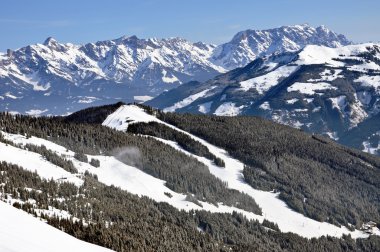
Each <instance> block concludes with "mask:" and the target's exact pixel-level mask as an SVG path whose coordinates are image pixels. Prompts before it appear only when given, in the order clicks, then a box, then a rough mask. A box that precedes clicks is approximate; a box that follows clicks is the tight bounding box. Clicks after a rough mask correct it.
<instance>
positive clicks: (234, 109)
mask: <svg viewBox="0 0 380 252" xmlns="http://www.w3.org/2000/svg"><path fill="white" fill-rule="evenodd" d="M244 107H245V106H244V105H242V106H236V104H235V103H234V102H225V103H223V104H222V105H220V106H219V107H218V108H217V109H216V110H215V112H214V115H217V116H236V115H239V114H240V113H241V110H242V109H243V108H244Z"/></svg>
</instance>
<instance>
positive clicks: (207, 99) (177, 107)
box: [146, 43, 380, 154]
mask: <svg viewBox="0 0 380 252" xmlns="http://www.w3.org/2000/svg"><path fill="white" fill-rule="evenodd" d="M379 76H380V44H374V43H366V44H359V45H348V46H344V47H339V48H329V47H324V46H316V45H308V46H306V47H305V48H304V49H302V50H300V51H298V52H290V53H289V52H287V53H282V54H277V55H271V56H268V57H261V58H258V59H256V60H254V61H253V62H252V63H250V64H248V65H247V66H245V67H243V68H237V69H235V70H232V71H230V72H227V73H225V74H221V75H219V76H217V77H215V78H213V79H211V80H209V81H207V82H197V83H188V84H183V85H182V86H181V87H179V88H176V89H172V90H170V91H168V92H164V93H162V94H161V95H159V96H158V97H156V98H154V99H152V100H150V101H148V102H146V104H147V105H150V106H153V107H158V108H160V109H163V110H164V111H167V112H174V111H176V112H181V113H184V112H190V113H196V114H200V113H203V114H215V115H227V116H234V115H258V116H262V117H265V118H268V119H271V120H274V121H276V122H280V123H283V124H287V125H291V126H293V127H297V128H300V129H302V130H305V131H308V132H313V133H317V134H324V135H328V136H329V137H331V138H333V139H335V140H338V139H339V137H343V136H344V134H347V132H349V131H350V130H351V129H353V128H355V127H356V126H357V125H359V124H361V123H363V122H365V121H366V120H369V119H370V118H371V117H373V116H376V115H377V114H378V113H379V111H380V110H379V108H380V104H379V100H380V97H379V94H380V90H379V87H380V79H379ZM375 121H376V120H375ZM375 121H374V120H372V123H374V122H375ZM367 127H369V126H367ZM368 134H375V135H376V134H377V133H376V131H373V130H372V131H371V133H369V132H368ZM366 137H370V135H368V136H366ZM366 137H364V138H363V136H362V142H364V141H367V139H366ZM343 138H345V137H343ZM345 142H347V141H346V140H345ZM372 142H374V141H372ZM375 142H376V141H375ZM350 146H352V147H355V148H358V144H357V143H355V145H354V144H352V145H350ZM375 147H376V148H378V147H377V143H374V147H373V148H375ZM368 148H372V147H371V146H368V147H367V149H368ZM376 152H377V150H373V151H372V153H375V154H376Z"/></svg>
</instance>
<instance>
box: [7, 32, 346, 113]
mask: <svg viewBox="0 0 380 252" xmlns="http://www.w3.org/2000/svg"><path fill="white" fill-rule="evenodd" d="M308 44H316V45H324V46H328V47H338V46H342V45H348V44H351V42H350V41H349V40H348V39H346V38H345V37H344V36H343V35H339V34H337V33H335V32H333V31H330V30H329V29H327V28H326V27H324V26H320V27H317V28H313V27H311V26H309V25H295V26H283V27H280V28H275V29H269V30H246V31H242V32H239V33H237V34H236V35H235V36H234V37H233V39H232V40H231V41H230V42H227V43H225V44H222V45H219V46H215V45H210V44H205V43H202V42H197V43H192V42H189V41H187V40H184V39H181V38H170V39H155V38H153V39H139V38H137V37H136V36H131V37H121V38H118V39H114V40H105V41H99V42H96V43H88V44H84V45H73V44H70V43H67V44H62V43H59V42H57V41H56V40H55V39H54V38H48V39H47V40H46V41H45V42H44V43H43V44H36V45H29V46H26V47H23V48H20V49H17V50H14V51H12V50H8V52H7V53H3V54H0V99H1V100H2V102H1V104H0V109H1V110H7V111H13V112H19V113H27V114H32V115H33V114H34V115H36V114H65V113H69V112H73V111H75V110H77V109H80V108H83V107H87V106H89V104H91V105H97V104H104V103H111V102H114V101H118V100H123V101H126V102H130V101H138V102H141V101H146V100H149V99H151V98H152V97H155V96H157V95H158V94H160V93H161V92H163V91H164V90H169V89H172V88H175V87H178V86H180V85H181V84H182V83H186V82H189V81H193V80H197V81H206V80H208V79H210V78H213V77H215V76H216V75H219V74H221V73H225V72H227V71H228V70H231V69H234V68H236V67H242V66H245V65H246V64H248V63H249V62H251V61H252V60H255V59H256V58H257V57H263V56H266V55H270V54H279V53H282V52H295V51H298V50H300V49H302V48H303V47H305V46H306V45H308Z"/></svg>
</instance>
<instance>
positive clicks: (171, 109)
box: [163, 86, 216, 112]
mask: <svg viewBox="0 0 380 252" xmlns="http://www.w3.org/2000/svg"><path fill="white" fill-rule="evenodd" d="M214 88H216V86H214V87H211V88H209V89H206V90H203V91H201V92H199V93H196V94H193V95H190V96H189V97H187V98H185V99H183V100H182V101H179V102H176V103H175V104H174V105H173V106H170V107H167V108H164V109H163V111H164V112H174V111H176V110H177V109H180V108H183V107H186V106H187V105H189V104H191V103H192V102H194V101H195V100H197V99H199V98H201V97H206V94H207V92H209V91H210V90H212V89H214Z"/></svg>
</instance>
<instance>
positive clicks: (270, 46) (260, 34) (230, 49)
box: [212, 24, 351, 69]
mask: <svg viewBox="0 0 380 252" xmlns="http://www.w3.org/2000/svg"><path fill="white" fill-rule="evenodd" d="M309 44H315V45H325V46H328V47H339V46H344V45H348V44H351V42H350V41H349V40H348V39H347V38H346V37H345V36H344V35H340V34H337V33H335V32H333V31H330V30H329V29H328V28H327V27H326V26H319V27H317V28H314V27H312V26H309V25H308V24H302V25H293V26H281V27H279V28H274V29H268V30H245V31H241V32H239V33H237V34H236V35H235V36H234V37H233V38H232V40H231V41H230V42H228V43H225V44H222V45H220V46H219V47H218V48H217V50H215V53H214V54H213V57H212V59H213V61H214V62H216V63H217V64H219V65H221V66H223V67H224V68H226V69H234V68H236V67H242V66H244V65H246V64H248V63H249V62H251V61H253V60H254V59H255V58H257V57H261V56H264V55H269V54H272V53H280V52H294V51H298V50H300V49H302V48H303V47H305V46H306V45H309Z"/></svg>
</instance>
